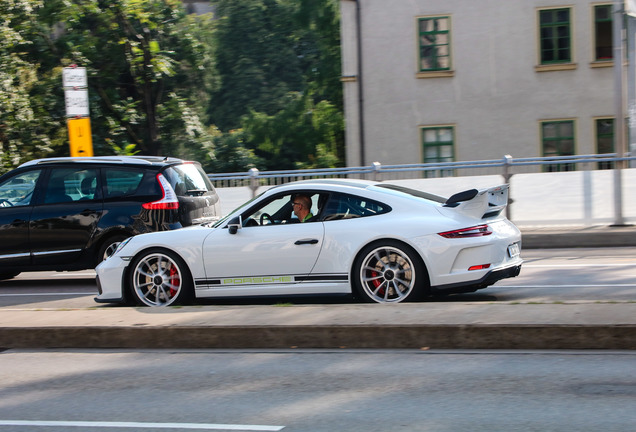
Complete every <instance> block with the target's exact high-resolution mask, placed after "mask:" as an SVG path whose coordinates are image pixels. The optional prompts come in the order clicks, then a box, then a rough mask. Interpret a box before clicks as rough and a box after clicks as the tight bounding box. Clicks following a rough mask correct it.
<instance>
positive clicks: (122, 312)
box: [0, 302, 636, 350]
mask: <svg viewBox="0 0 636 432" xmlns="http://www.w3.org/2000/svg"><path fill="white" fill-rule="evenodd" d="M0 347H3V348H35V349H42V348H133V349H209V348H223V349H289V348H378V349H380V348H384V349H387V348H394V349H401V348H409V349H630V350H631V349H636V302H635V303H617V304H599V303H574V304H500V303H435V302H428V303H426V302H425V303H414V304H396V305H376V304H353V305H351V304H340V305H328V306H322V305H320V306H314V305H309V306H307V305H304V306H275V305H273V306H272V305H269V306H191V307H184V308H166V309H150V308H129V307H105V308H96V309H83V310H3V311H2V314H1V316H0Z"/></svg>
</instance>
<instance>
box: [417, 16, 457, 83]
mask: <svg viewBox="0 0 636 432" xmlns="http://www.w3.org/2000/svg"><path fill="white" fill-rule="evenodd" d="M418 25H419V42H420V72H426V71H443V70H450V67H451V64H450V17H447V16H446V17H429V18H420V19H419V21H418Z"/></svg>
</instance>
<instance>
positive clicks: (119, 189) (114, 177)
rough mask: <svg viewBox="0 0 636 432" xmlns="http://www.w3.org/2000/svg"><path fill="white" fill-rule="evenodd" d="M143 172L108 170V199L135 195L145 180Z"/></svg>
mask: <svg viewBox="0 0 636 432" xmlns="http://www.w3.org/2000/svg"><path fill="white" fill-rule="evenodd" d="M143 176H144V173H143V171H139V170H134V171H133V170H129V169H122V168H107V169H106V197H109V198H110V197H117V196H123V195H131V194H134V193H135V191H136V190H137V187H139V183H141V179H142V178H143Z"/></svg>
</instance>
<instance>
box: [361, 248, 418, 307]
mask: <svg viewBox="0 0 636 432" xmlns="http://www.w3.org/2000/svg"><path fill="white" fill-rule="evenodd" d="M352 273H353V274H352V276H353V282H354V287H355V290H356V293H357V297H358V298H359V299H360V300H362V301H364V302H369V303H371V302H376V303H399V302H402V301H413V300H419V299H421V298H422V297H423V295H424V290H425V288H426V286H427V285H428V277H427V274H426V271H425V269H424V265H423V264H422V263H421V261H420V259H419V257H418V256H416V254H415V252H414V251H412V250H411V248H409V247H408V246H406V245H404V244H402V243H400V242H396V241H392V240H386V241H383V242H379V243H374V244H371V245H369V246H367V247H366V248H364V249H363V250H362V252H361V253H360V254H359V255H358V257H357V258H356V260H355V263H354V268H353V272H352Z"/></svg>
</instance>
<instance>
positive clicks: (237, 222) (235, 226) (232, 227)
mask: <svg viewBox="0 0 636 432" xmlns="http://www.w3.org/2000/svg"><path fill="white" fill-rule="evenodd" d="M242 226H243V223H242V222H241V217H240V216H236V217H234V218H232V219H230V221H229V222H228V223H227V230H228V232H229V233H230V234H236V233H237V232H238V230H239V228H241V227H242Z"/></svg>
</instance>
